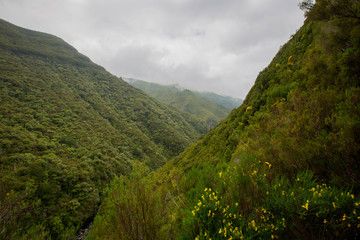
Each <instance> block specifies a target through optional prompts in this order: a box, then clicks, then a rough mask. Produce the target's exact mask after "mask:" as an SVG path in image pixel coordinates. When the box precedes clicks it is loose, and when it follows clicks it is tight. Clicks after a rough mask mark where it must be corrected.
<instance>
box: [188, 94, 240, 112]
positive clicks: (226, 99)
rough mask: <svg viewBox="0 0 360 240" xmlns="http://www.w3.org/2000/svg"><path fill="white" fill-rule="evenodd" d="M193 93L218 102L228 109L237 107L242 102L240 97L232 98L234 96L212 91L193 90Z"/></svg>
mask: <svg viewBox="0 0 360 240" xmlns="http://www.w3.org/2000/svg"><path fill="white" fill-rule="evenodd" d="M194 93H195V94H196V95H198V96H201V97H203V98H205V99H207V100H208V101H211V102H214V103H217V104H220V105H222V106H224V107H226V108H228V109H234V108H238V107H239V106H240V105H241V104H242V103H243V100H242V99H240V98H234V97H230V96H222V95H219V94H216V93H212V92H197V91H194Z"/></svg>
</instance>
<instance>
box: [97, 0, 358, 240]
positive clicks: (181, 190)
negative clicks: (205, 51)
mask: <svg viewBox="0 0 360 240" xmlns="http://www.w3.org/2000/svg"><path fill="white" fill-rule="evenodd" d="M301 8H302V9H304V10H305V11H306V16H307V19H306V21H305V23H304V25H303V27H301V29H299V30H298V31H297V33H296V34H294V35H293V36H291V38H290V40H289V41H288V42H287V43H286V44H285V45H284V46H283V47H281V49H280V50H279V52H278V53H277V55H276V56H275V57H274V59H273V60H272V61H271V63H270V64H269V66H268V67H267V68H265V69H264V70H263V71H262V72H261V73H260V74H259V75H258V77H257V79H256V82H255V85H254V86H253V87H252V89H251V90H250V92H249V93H248V95H247V97H246V99H245V100H244V103H243V104H242V105H241V106H240V107H239V108H237V109H236V110H234V111H232V112H231V114H230V115H229V116H228V117H227V118H226V119H225V120H224V121H222V122H221V123H220V124H218V125H217V126H216V127H215V128H213V129H212V130H211V131H210V132H208V133H207V134H206V135H205V136H204V137H202V138H201V139H200V140H199V141H197V142H196V143H195V144H192V145H191V146H190V147H189V148H188V149H187V150H186V151H184V152H183V153H182V154H180V156H178V157H176V158H175V159H173V160H172V161H171V162H169V163H167V164H166V165H165V166H164V167H162V168H161V169H159V170H158V171H157V172H156V173H155V174H154V175H152V174H148V176H147V177H146V178H143V177H141V176H144V174H143V172H144V170H143V167H141V166H139V167H138V170H137V173H136V174H134V175H133V177H132V178H126V177H123V178H119V179H116V180H115V181H114V182H113V183H112V184H111V188H109V190H108V192H107V198H106V201H104V204H102V206H101V207H100V211H99V213H98V215H97V217H96V218H95V223H94V225H93V228H92V231H91V237H92V238H93V239H116V238H123V237H125V236H134V239H136V237H138V238H140V236H144V237H143V239H358V238H360V236H359V232H360V230H359V229H360V217H359V216H360V195H359V192H360V162H359V159H360V138H359V136H360V3H359V1H355V0H341V1H340V0H334V1H326V0H317V1H316V4H315V5H313V3H312V1H304V2H303V3H302V4H301ZM274 14H276V13H274ZM284 20H285V21H286V19H284ZM274 27H276V26H274ZM153 186H157V188H154V187H153ZM132 192H134V193H135V194H133V195H131V194H130V193H132ZM149 196H153V197H149ZM140 203H141V204H140ZM148 206H152V207H151V208H149V207H148ZM119 208H122V209H126V211H128V212H131V213H132V214H131V216H130V217H128V218H127V219H128V221H127V222H126V223H125V222H123V221H121V219H124V217H125V216H124V213H122V212H117V211H116V209H119ZM133 216H134V217H133ZM134 226H136V228H134V231H129V229H132V228H131V227H134ZM110 229H112V230H113V231H110ZM130 232H131V235H130ZM151 236H155V238H152V237H151Z"/></svg>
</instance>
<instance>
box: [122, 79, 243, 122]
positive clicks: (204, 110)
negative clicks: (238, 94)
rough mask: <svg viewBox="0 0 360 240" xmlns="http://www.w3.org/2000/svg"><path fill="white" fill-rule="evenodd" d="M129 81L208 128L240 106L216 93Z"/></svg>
mask: <svg viewBox="0 0 360 240" xmlns="http://www.w3.org/2000/svg"><path fill="white" fill-rule="evenodd" d="M127 81H128V82H129V83H130V84H131V85H132V86H134V87H136V88H139V89H141V90H142V91H144V92H145V93H147V94H149V95H150V96H152V97H154V98H156V99H157V100H159V101H160V102H162V103H165V104H168V105H170V106H172V107H174V108H176V109H178V110H181V111H184V112H187V113H190V114H192V115H193V116H195V117H197V118H199V119H201V120H203V121H205V122H206V124H207V125H208V128H212V127H214V126H215V125H216V124H217V123H219V122H220V121H221V120H223V119H224V118H226V117H227V116H228V114H229V113H230V111H231V110H232V109H233V108H235V107H238V106H240V103H239V104H238V105H236V103H238V102H236V99H234V98H231V97H223V96H220V95H217V94H215V93H200V92H193V91H190V90H187V89H180V88H179V87H177V86H176V85H172V86H164V85H159V84H155V83H149V82H145V81H141V80H136V79H127Z"/></svg>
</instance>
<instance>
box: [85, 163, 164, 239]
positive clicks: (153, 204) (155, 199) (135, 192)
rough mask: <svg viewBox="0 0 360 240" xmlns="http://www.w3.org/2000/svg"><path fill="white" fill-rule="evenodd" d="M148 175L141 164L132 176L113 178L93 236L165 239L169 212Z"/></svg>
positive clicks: (98, 237)
mask: <svg viewBox="0 0 360 240" xmlns="http://www.w3.org/2000/svg"><path fill="white" fill-rule="evenodd" d="M146 175H147V173H146V169H145V168H144V167H143V166H141V165H138V166H137V168H136V169H135V170H134V171H133V172H132V174H131V175H130V176H129V177H126V176H120V177H117V178H115V179H114V180H113V181H112V183H111V184H110V187H109V188H108V189H107V190H106V193H105V195H106V198H105V201H104V204H103V205H102V206H101V208H100V213H99V214H98V215H97V216H96V218H95V221H94V225H93V228H92V232H91V236H89V239H164V236H162V234H164V233H163V232H162V231H161V225H162V224H165V223H166V222H165V220H168V218H167V215H166V214H167V212H166V209H164V208H163V205H162V202H161V196H160V195H159V194H158V193H157V192H155V191H154V189H153V188H152V186H151V185H150V184H149V181H148V179H147V178H145V176H146Z"/></svg>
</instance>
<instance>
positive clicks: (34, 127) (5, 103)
mask: <svg viewBox="0 0 360 240" xmlns="http://www.w3.org/2000/svg"><path fill="white" fill-rule="evenodd" d="M0 99H1V100H0V101H1V104H0V176H1V178H0V239H50V238H52V239H70V238H72V237H73V236H74V235H75V233H76V231H77V230H78V229H79V228H80V227H81V226H82V225H83V224H84V223H86V221H87V220H90V219H91V218H92V217H93V216H94V215H95V214H96V211H97V208H98V204H99V203H100V201H101V199H102V192H103V190H104V188H105V187H106V186H108V184H109V182H110V181H111V179H113V178H114V177H115V176H119V175H128V174H129V173H130V172H131V171H132V169H133V165H134V164H135V162H136V161H140V162H142V163H143V164H145V165H146V166H147V167H148V168H149V169H152V170H154V169H156V168H158V167H159V166H161V165H163V164H164V163H165V162H166V161H167V159H169V158H171V157H174V156H176V155H178V154H179V153H180V152H182V151H183V150H184V149H185V148H186V147H187V146H188V145H189V144H190V143H191V142H193V141H194V140H195V139H197V138H198V137H199V135H200V134H202V133H204V132H205V131H206V129H207V126H206V125H205V123H204V122H200V121H198V120H197V119H195V118H194V117H192V116H191V115H189V114H187V113H180V112H177V111H175V110H174V109H172V108H170V107H168V106H166V105H164V104H161V103H159V102H157V101H155V100H153V99H152V98H150V97H148V96H147V95H145V94H144V93H142V92H141V91H139V90H137V89H135V88H133V87H132V86H130V85H129V84H127V83H125V82H124V81H122V80H121V79H119V78H116V77H115V76H113V75H111V74H109V73H108V72H106V71H105V70H104V69H103V68H102V67H100V66H98V65H96V64H94V63H92V62H91V61H90V60H89V59H88V58H87V57H85V56H83V55H81V54H79V53H78V52H77V51H76V50H75V49H74V48H72V47H71V46H69V45H68V44H66V43H65V42H64V41H62V40H61V39H59V38H56V37H54V36H51V35H48V34H44V33H39V32H34V31H30V30H26V29H22V28H19V27H16V26H14V25H12V24H10V23H7V22H5V21H3V20H0Z"/></svg>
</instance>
